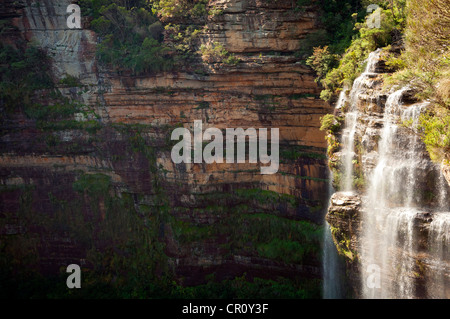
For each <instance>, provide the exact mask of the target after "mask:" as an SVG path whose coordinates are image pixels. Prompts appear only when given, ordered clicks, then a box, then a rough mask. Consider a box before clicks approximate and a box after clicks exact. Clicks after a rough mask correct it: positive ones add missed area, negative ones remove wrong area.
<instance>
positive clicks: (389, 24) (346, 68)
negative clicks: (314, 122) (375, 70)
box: [307, 0, 405, 101]
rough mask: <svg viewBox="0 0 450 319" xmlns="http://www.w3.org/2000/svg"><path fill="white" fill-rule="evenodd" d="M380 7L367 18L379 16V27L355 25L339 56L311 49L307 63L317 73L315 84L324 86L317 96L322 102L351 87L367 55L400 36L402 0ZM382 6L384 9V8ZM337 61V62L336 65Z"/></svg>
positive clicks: (402, 19) (402, 26)
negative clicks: (346, 47)
mask: <svg viewBox="0 0 450 319" xmlns="http://www.w3.org/2000/svg"><path fill="white" fill-rule="evenodd" d="M379 4H380V6H381V7H380V8H379V9H377V10H376V11H375V12H373V13H372V15H370V16H369V19H372V17H373V15H375V14H379V15H380V28H371V27H369V26H368V25H367V24H366V23H356V24H355V29H356V30H358V34H357V35H356V36H355V37H354V38H353V40H352V41H351V44H350V45H349V47H348V49H347V50H346V51H345V53H344V54H343V56H342V57H341V56H340V55H337V54H334V53H333V52H332V51H330V50H329V47H328V46H324V47H316V48H314V52H313V55H312V56H311V57H309V58H308V60H307V64H308V65H309V66H311V67H312V68H313V69H314V70H315V71H316V72H317V74H318V78H317V81H319V82H320V83H321V84H322V86H323V87H324V90H323V91H322V93H321V95H320V96H321V98H322V99H324V100H326V101H329V100H330V99H331V98H332V97H333V96H336V95H337V93H338V90H339V89H340V88H342V87H343V86H351V85H352V84H353V81H354V80H355V79H356V77H357V76H358V75H359V74H360V73H361V72H362V71H363V70H364V68H365V65H364V64H363V61H364V60H365V59H366V58H367V57H368V55H369V53H370V52H372V51H374V50H375V49H377V48H382V47H386V46H387V45H389V44H390V43H391V42H392V35H395V34H399V33H400V32H401V30H402V29H403V28H404V25H405V16H404V13H403V11H402V10H401V9H400V8H402V7H403V6H404V1H401V0H398V1H393V2H391V3H390V4H389V5H387V4H386V3H384V2H380V3H379ZM383 5H384V6H385V7H386V9H383V7H382V6H383ZM338 59H340V60H339V63H338V65H337V60H338ZM336 65H337V66H336Z"/></svg>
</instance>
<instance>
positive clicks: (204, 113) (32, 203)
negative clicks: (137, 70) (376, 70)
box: [0, 0, 330, 285]
mask: <svg viewBox="0 0 450 319" xmlns="http://www.w3.org/2000/svg"><path fill="white" fill-rule="evenodd" d="M70 2H71V1H66V0H46V1H32V0H27V1H14V2H13V1H6V2H4V4H3V5H2V9H1V10H2V11H1V14H0V17H1V19H2V20H3V21H6V22H10V23H11V26H12V28H11V31H9V33H3V34H2V41H3V42H4V43H11V44H13V45H14V43H15V41H17V40H18V39H20V40H26V41H30V42H33V43H35V44H36V45H37V46H39V47H41V48H43V49H44V50H45V51H46V52H47V53H48V54H49V56H50V57H51V58H52V71H53V76H54V78H55V82H56V83H59V81H60V80H61V79H63V78H64V77H67V76H68V75H70V76H73V77H76V78H78V79H79V81H80V84H79V85H77V86H74V87H67V85H65V86H64V85H59V87H58V91H59V92H61V93H62V96H63V97H64V98H67V99H69V100H70V101H72V103H78V104H77V105H82V107H81V109H80V110H79V112H76V113H74V114H72V115H71V117H69V118H68V119H64V121H62V120H60V119H59V118H58V117H55V118H53V119H51V120H48V121H46V122H44V121H41V120H39V118H36V117H34V118H33V117H31V118H30V116H27V115H26V114H24V112H21V111H20V106H18V109H17V110H16V111H15V112H12V113H8V114H6V111H5V110H3V113H4V114H6V115H5V119H6V120H5V123H7V124H6V125H5V126H4V129H3V132H2V135H1V155H0V184H1V185H2V191H1V197H2V201H1V209H0V213H1V220H2V224H1V225H2V226H1V230H0V233H1V236H2V238H3V242H4V243H6V244H5V246H4V250H5V252H8V254H11V255H12V256H13V258H12V259H11V261H12V264H13V265H16V266H17V265H21V266H23V265H24V264H26V265H28V266H30V267H32V268H33V269H38V270H39V271H40V272H42V273H47V274H52V275H55V274H58V272H59V271H60V270H61V269H62V268H61V267H65V266H66V265H67V264H70V263H78V264H81V265H83V266H84V267H86V269H88V272H89V271H90V270H92V269H96V270H99V269H100V271H101V272H102V273H103V274H107V273H108V271H109V270H108V269H111V268H109V267H113V266H112V265H113V264H114V263H115V262H116V263H117V262H118V261H117V260H121V259H120V258H125V259H124V260H126V258H129V259H132V258H131V257H130V256H133V258H135V259H132V260H137V259H138V258H144V257H143V255H145V258H144V259H143V260H141V262H137V265H136V266H135V267H137V268H136V269H140V268H139V267H144V268H145V267H148V268H147V269H150V268H151V269H152V270H151V272H154V273H155V274H157V275H158V276H159V277H162V276H163V275H164V274H169V273H173V274H175V279H176V280H177V281H178V282H180V283H183V284H185V285H195V284H199V283H204V282H206V281H207V278H209V277H208V275H209V274H215V276H216V277H215V279H217V280H221V279H229V278H234V276H241V275H242V274H244V273H247V275H249V276H250V277H251V278H252V277H261V278H268V279H275V278H277V277H278V276H284V277H287V278H296V277H300V278H316V279H317V278H320V272H321V271H320V262H319V246H320V245H319V241H320V238H319V237H317V238H319V239H314V238H315V237H314V236H312V237H310V238H307V237H302V236H304V235H302V232H307V231H311V232H312V234H314V233H315V232H318V231H320V229H319V227H318V226H317V224H319V223H320V222H321V219H322V218H323V208H322V207H323V206H324V200H325V199H326V197H327V189H328V187H327V184H328V173H327V169H326V157H325V155H324V154H325V147H326V143H325V139H324V133H323V132H321V131H320V130H319V127H320V124H319V118H320V117H321V116H323V115H324V114H326V113H328V112H330V107H329V105H328V104H326V103H325V102H323V101H322V100H320V99H319V97H318V94H319V92H320V89H319V87H318V86H317V84H316V83H315V81H314V74H313V73H312V71H311V70H310V69H309V68H307V67H305V66H304V64H303V63H302V61H301V59H299V58H297V57H296V56H295V51H296V50H298V49H299V43H300V41H299V40H300V39H302V38H303V37H304V36H305V35H306V34H308V33H310V32H312V31H314V30H316V29H317V27H318V26H317V21H318V16H317V15H318V13H317V12H316V10H315V9H314V8H309V9H308V10H305V11H302V12H295V11H294V10H292V8H293V7H292V6H293V5H292V3H291V1H277V2H276V3H275V2H272V3H271V2H267V1H251V0H249V1H247V0H244V1H239V0H225V1H224V0H222V1H211V2H210V3H209V5H210V6H216V7H218V8H220V9H222V11H223V13H222V14H221V15H218V16H214V17H210V18H208V20H207V22H206V24H205V31H204V32H203V33H202V36H201V41H202V42H203V43H212V42H219V43H221V44H223V46H224V47H225V48H226V49H227V50H228V51H229V52H232V53H233V54H235V55H236V56H237V57H238V58H239V59H240V62H239V63H237V64H236V65H234V66H230V65H225V64H220V63H205V62H202V61H198V62H197V63H196V64H195V65H189V66H186V67H185V68H183V69H182V70H178V71H173V72H166V73H158V74H152V75H145V76H132V75H118V74H117V73H114V72H111V71H109V70H108V69H105V68H102V67H99V66H98V64H97V62H96V59H95V46H96V41H97V37H96V34H95V33H94V32H93V31H91V30H89V29H88V28H87V27H83V28H82V29H80V30H70V29H68V28H67V26H66V19H67V16H68V14H67V13H66V8H67V5H68V4H70ZM83 21H84V26H86V25H88V21H86V19H84V20H83ZM197 69H201V70H202V71H201V72H196V70H197ZM53 98H54V97H53V96H52V93H51V92H47V91H45V90H44V91H42V92H38V93H37V94H36V97H35V101H39V102H42V104H44V105H45V104H52V101H53ZM71 105H73V104H71ZM194 120H202V122H203V129H206V128H208V127H217V128H219V129H225V128H238V127H242V128H244V129H245V128H248V127H254V128H272V127H275V128H279V130H280V161H281V163H280V168H279V171H278V173H276V174H273V175H261V174H260V170H259V165H255V164H248V163H246V164H174V163H173V162H172V160H171V158H170V151H171V147H170V146H171V145H173V143H171V142H170V134H171V132H172V130H173V129H174V128H176V127H181V126H183V127H186V128H189V129H191V128H192V126H193V123H194ZM136 218H137V219H136ZM145 229H147V230H146V231H145ZM148 233H151V234H150V235H149V234H148ZM268 234H271V235H268ZM13 237H14V238H17V243H16V244H17V246H14V245H13V244H12V243H11V241H12V238H13ZM280 239H281V241H282V242H284V243H289V242H291V243H292V242H293V243H295V245H297V246H295V245H294V247H304V248H301V250H302V251H304V253H299V256H292V258H290V257H289V256H286V255H285V256H281V255H280V252H277V253H275V254H274V253H272V252H271V249H274V248H273V247H275V250H277V249H278V250H280V249H282V248H280V247H278V248H277V247H276V244H277V243H278V242H279V240H280ZM277 240H278V241H277ZM136 243H137V244H136ZM142 243H147V244H145V245H144V244H142ZM140 244H142V247H141V246H139V245H140ZM133 245H134V246H133ZM274 245H275V246H274ZM14 247H16V248H14ZM17 247H20V249H18V248H17ZM131 247H134V248H131ZM149 247H150V248H149ZM280 251H282V250H280ZM290 253H291V251H289V250H288V251H287V254H290ZM281 254H282V253H281ZM127 256H128V257H127ZM146 258H147V259H146ZM123 262H125V261H123ZM125 263H126V262H125ZM133 265H134V264H133ZM127 267H128V266H127ZM130 267H131V266H130ZM133 269H134V268H133ZM108 276H110V274H109V275H108ZM117 276H118V275H114V276H113V277H114V278H116V277H117ZM119 277H120V276H119ZM105 280H107V279H105ZM114 280H115V279H113V281H114Z"/></svg>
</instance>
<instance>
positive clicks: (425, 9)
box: [386, 0, 450, 164]
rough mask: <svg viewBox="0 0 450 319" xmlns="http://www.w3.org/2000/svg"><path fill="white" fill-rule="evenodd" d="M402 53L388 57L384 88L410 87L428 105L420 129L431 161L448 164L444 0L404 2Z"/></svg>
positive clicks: (449, 63)
mask: <svg viewBox="0 0 450 319" xmlns="http://www.w3.org/2000/svg"><path fill="white" fill-rule="evenodd" d="M407 13H408V16H407V23H406V28H405V50H403V51H402V52H401V54H400V55H394V54H391V55H390V56H389V57H388V61H387V63H388V65H389V66H391V67H392V68H393V69H394V70H396V72H395V73H394V74H393V75H392V76H390V77H388V78H387V79H386V85H387V86H405V85H409V86H410V87H412V88H413V89H414V90H415V91H416V97H417V98H418V99H419V100H429V101H430V102H431V104H430V106H429V107H428V111H427V112H426V114H423V115H421V117H420V123H419V129H420V132H421V134H422V137H423V141H424V143H425V145H426V146H427V150H428V152H429V153H430V156H431V158H432V159H433V160H434V161H436V162H442V161H443V160H445V161H446V162H447V164H450V157H449V153H450V152H449V151H450V124H449V123H450V80H449V78H450V39H449V36H448V35H449V34H450V18H449V13H450V7H449V3H448V1H445V0H436V1H429V0H409V1H408V2H407Z"/></svg>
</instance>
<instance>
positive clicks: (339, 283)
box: [322, 181, 345, 299]
mask: <svg viewBox="0 0 450 319" xmlns="http://www.w3.org/2000/svg"><path fill="white" fill-rule="evenodd" d="M333 192H334V189H333V186H332V182H331V181H330V183H329V188H328V194H329V196H328V197H330V196H331V195H332V194H333ZM327 210H328V208H327ZM322 251H323V258H322V262H323V265H322V266H323V298H324V299H342V298H344V297H345V287H344V286H345V284H344V278H343V277H344V276H345V264H344V262H343V260H342V259H341V258H340V257H339V255H338V252H337V250H336V246H335V245H334V242H333V236H332V235H331V228H330V225H329V224H328V222H327V221H325V223H324V235H323V249H322Z"/></svg>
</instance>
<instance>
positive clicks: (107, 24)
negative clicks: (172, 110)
mask: <svg viewBox="0 0 450 319" xmlns="http://www.w3.org/2000/svg"><path fill="white" fill-rule="evenodd" d="M104 2H107V1H104ZM109 2H113V1H109ZM93 3H96V2H95V1H91V2H89V1H85V2H84V4H85V5H86V6H89V5H90V8H91V10H90V11H89V10H88V12H90V13H91V15H92V16H93V17H96V16H98V17H96V18H95V19H93V20H92V21H91V26H92V28H93V29H94V30H95V31H96V32H97V33H98V34H99V36H100V37H101V39H102V40H101V41H100V43H99V44H98V46H97V56H98V59H99V61H100V62H102V63H104V64H105V65H107V66H108V67H109V68H111V69H113V70H115V71H117V72H119V73H120V72H123V71H125V70H131V72H132V73H133V74H142V73H148V72H160V71H168V70H171V68H172V67H173V59H171V58H170V56H169V55H168V51H169V49H168V48H167V47H164V46H163V45H162V32H163V30H164V28H163V26H162V25H161V23H160V22H159V21H158V19H157V18H156V16H155V15H154V14H153V13H152V12H151V11H149V8H148V6H147V5H146V4H141V5H140V7H132V8H131V9H127V8H126V7H121V6H119V5H117V4H116V3H114V2H113V3H110V4H108V5H107V4H104V5H102V6H101V7H99V6H94V5H93Z"/></svg>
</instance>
